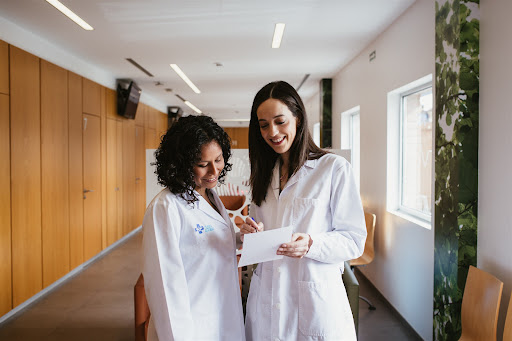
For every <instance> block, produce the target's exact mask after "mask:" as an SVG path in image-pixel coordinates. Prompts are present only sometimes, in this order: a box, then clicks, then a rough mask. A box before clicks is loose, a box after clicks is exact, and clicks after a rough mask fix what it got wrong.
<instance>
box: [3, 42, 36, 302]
mask: <svg viewBox="0 0 512 341" xmlns="http://www.w3.org/2000/svg"><path fill="white" fill-rule="evenodd" d="M9 59H10V85H11V88H10V95H11V219H12V220H11V223H12V275H13V306H14V307H16V306H17V305H19V304H20V303H22V302H23V301H25V300H26V299H28V298H29V297H31V296H32V295H34V294H36V293H37V292H39V291H40V290H41V289H42V258H41V154H40V151H41V134H40V132H41V111H40V109H41V108H40V79H39V58H37V57H36V56H33V55H31V54H29V53H27V52H25V51H23V50H20V49H18V48H16V47H14V46H12V45H11V46H10V47H9Z"/></svg>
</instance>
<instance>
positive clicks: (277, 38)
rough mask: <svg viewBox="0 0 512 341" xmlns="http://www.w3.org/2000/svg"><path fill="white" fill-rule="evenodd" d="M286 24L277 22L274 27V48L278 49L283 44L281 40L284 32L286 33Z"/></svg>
mask: <svg viewBox="0 0 512 341" xmlns="http://www.w3.org/2000/svg"><path fill="white" fill-rule="evenodd" d="M284 26H285V24H283V23H278V24H276V27H275V28H274V37H273V38H272V48H273V49H278V48H279V46H281V40H282V39H283V33H284Z"/></svg>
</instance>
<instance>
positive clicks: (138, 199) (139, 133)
mask: <svg viewBox="0 0 512 341" xmlns="http://www.w3.org/2000/svg"><path fill="white" fill-rule="evenodd" d="M135 205H136V206H135V207H136V209H135V212H136V214H135V226H133V228H136V227H138V226H140V225H142V219H143V218H144V211H145V210H146V148H145V139H144V127H139V126H135Z"/></svg>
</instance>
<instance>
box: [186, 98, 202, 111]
mask: <svg viewBox="0 0 512 341" xmlns="http://www.w3.org/2000/svg"><path fill="white" fill-rule="evenodd" d="M185 104H186V105H188V107H189V108H191V109H192V110H194V111H195V112H196V113H198V114H202V113H203V112H202V111H201V110H199V109H198V108H197V107H196V106H195V105H193V104H192V103H190V102H189V101H185Z"/></svg>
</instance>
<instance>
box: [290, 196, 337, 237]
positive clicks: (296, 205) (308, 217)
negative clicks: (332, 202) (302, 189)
mask: <svg viewBox="0 0 512 341" xmlns="http://www.w3.org/2000/svg"><path fill="white" fill-rule="evenodd" d="M328 207H329V203H328V201H326V200H322V199H315V198H294V199H293V206H292V224H293V225H294V226H295V232H304V233H312V232H324V231H323V229H325V228H326V227H327V226H328V224H327V223H321V222H324V221H325V219H326V217H327V209H328Z"/></svg>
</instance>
